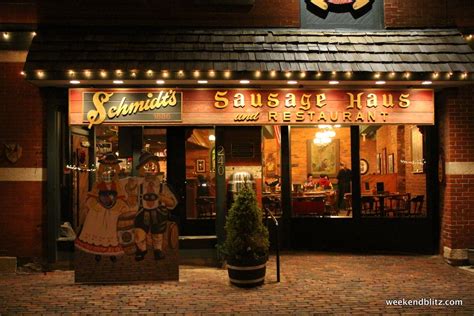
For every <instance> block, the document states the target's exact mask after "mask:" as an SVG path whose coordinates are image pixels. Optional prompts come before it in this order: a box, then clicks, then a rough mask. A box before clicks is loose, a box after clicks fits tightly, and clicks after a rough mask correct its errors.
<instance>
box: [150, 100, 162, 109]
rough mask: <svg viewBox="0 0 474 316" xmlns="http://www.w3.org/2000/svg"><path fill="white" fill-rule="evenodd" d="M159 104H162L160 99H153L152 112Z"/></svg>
mask: <svg viewBox="0 0 474 316" xmlns="http://www.w3.org/2000/svg"><path fill="white" fill-rule="evenodd" d="M159 103H160V101H159V100H158V98H153V99H151V101H150V110H153V109H155V108H157V107H158V105H159Z"/></svg>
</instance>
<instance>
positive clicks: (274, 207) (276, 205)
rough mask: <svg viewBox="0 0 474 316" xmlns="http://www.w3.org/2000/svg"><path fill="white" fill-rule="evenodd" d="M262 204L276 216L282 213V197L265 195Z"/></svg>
mask: <svg viewBox="0 0 474 316" xmlns="http://www.w3.org/2000/svg"><path fill="white" fill-rule="evenodd" d="M262 205H263V207H264V208H265V209H268V210H269V211H270V212H272V214H273V215H274V216H278V215H281V205H280V199H278V198H276V197H269V196H264V197H263V198H262Z"/></svg>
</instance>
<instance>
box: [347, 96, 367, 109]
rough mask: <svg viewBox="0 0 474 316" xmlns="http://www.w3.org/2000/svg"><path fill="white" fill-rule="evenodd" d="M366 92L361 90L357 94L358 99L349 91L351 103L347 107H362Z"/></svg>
mask: <svg viewBox="0 0 474 316" xmlns="http://www.w3.org/2000/svg"><path fill="white" fill-rule="evenodd" d="M363 94H364V92H360V93H358V94H357V100H355V99H354V95H353V94H352V93H350V92H347V95H348V96H349V105H348V106H347V109H353V108H354V106H355V107H356V108H358V109H359V110H360V109H362V95H363Z"/></svg>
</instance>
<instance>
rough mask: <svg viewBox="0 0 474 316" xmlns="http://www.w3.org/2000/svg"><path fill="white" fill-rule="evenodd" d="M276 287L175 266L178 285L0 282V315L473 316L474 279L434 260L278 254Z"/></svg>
mask: <svg viewBox="0 0 474 316" xmlns="http://www.w3.org/2000/svg"><path fill="white" fill-rule="evenodd" d="M281 264H282V278H281V282H280V283H276V275H275V274H276V273H275V271H276V268H275V257H274V256H272V258H271V260H270V262H269V265H268V269H267V277H266V283H265V285H264V286H262V287H260V288H257V289H239V288H236V287H234V286H231V285H230V284H229V282H228V279H227V271H226V270H223V269H216V268H203V267H191V266H182V267H181V268H180V280H179V282H164V283H140V284H132V285H84V284H74V281H73V280H74V272H73V271H54V272H48V273H47V274H46V275H45V274H42V273H34V274H17V275H3V276H0V314H2V315H9V314H31V315H37V314H59V313H64V314H82V313H87V314H97V313H104V314H119V313H120V314H122V313H127V314H160V313H174V314H186V315H188V314H190V315H193V314H206V315H208V314H239V313H247V314H249V313H250V314H282V315H283V314H295V313H358V314H366V313H379V314H380V313H394V314H399V313H448V314H452V313H458V314H466V315H472V314H473V313H474V272H472V271H469V270H467V269H460V268H456V267H452V266H449V265H447V264H446V263H444V261H443V260H442V259H441V258H440V257H438V256H400V255H352V254H330V253H299V252H294V253H285V254H283V255H282V258H281ZM423 298H426V299H438V300H462V301H463V306H387V304H386V300H389V299H406V300H420V299H423Z"/></svg>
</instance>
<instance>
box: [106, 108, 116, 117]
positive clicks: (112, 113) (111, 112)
mask: <svg viewBox="0 0 474 316" xmlns="http://www.w3.org/2000/svg"><path fill="white" fill-rule="evenodd" d="M116 115H117V107H116V106H111V107H110V108H109V111H107V116H108V117H110V118H112V117H114V116H116Z"/></svg>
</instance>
